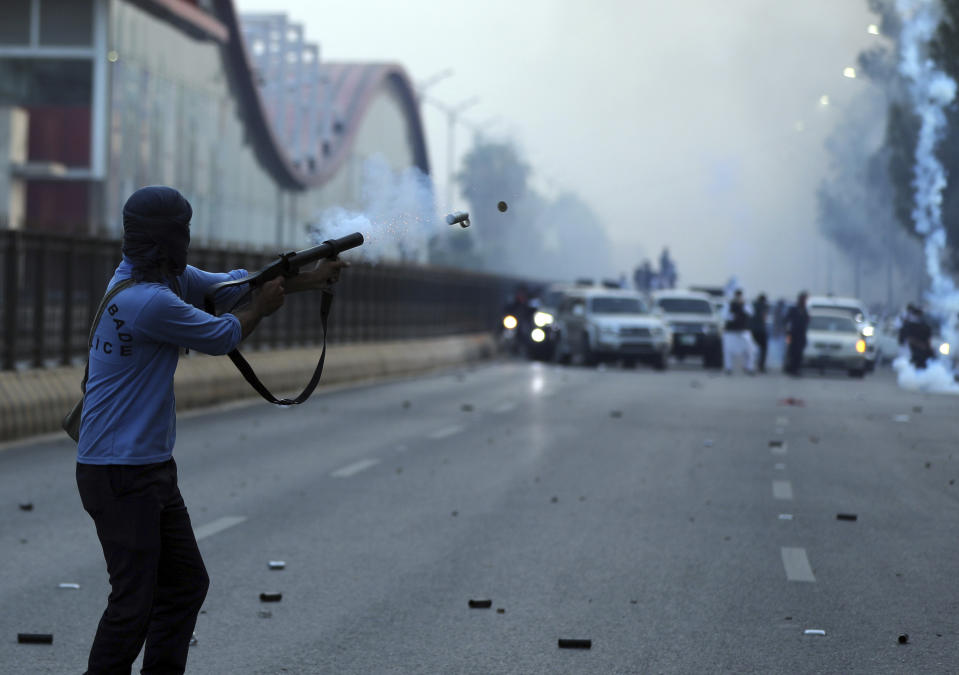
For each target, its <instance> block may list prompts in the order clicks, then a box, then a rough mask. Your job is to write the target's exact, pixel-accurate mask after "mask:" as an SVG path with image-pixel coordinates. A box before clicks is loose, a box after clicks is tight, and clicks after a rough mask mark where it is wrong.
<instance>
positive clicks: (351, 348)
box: [0, 333, 495, 441]
mask: <svg viewBox="0 0 959 675" xmlns="http://www.w3.org/2000/svg"><path fill="white" fill-rule="evenodd" d="M494 353H495V343H494V340H493V338H492V336H491V335H489V334H486V333H479V334H470V335H457V336H451V337H441V338H428V339H417V340H398V341H391V342H369V343H355V344H332V345H330V346H329V347H328V348H327V354H326V364H325V366H324V370H323V380H322V384H321V385H320V386H321V387H322V386H323V385H330V384H338V383H344V382H351V381H357V380H368V379H375V378H381V377H391V376H398V375H410V374H415V373H419V372H424V371H427V370H432V369H434V368H440V367H444V366H452V365H456V364H460V363H470V362H474V361H481V360H485V359H489V358H491V357H492V356H493V354H494ZM244 356H245V357H246V359H247V360H248V361H249V362H250V365H252V366H253V369H254V370H255V371H256V373H257V375H259V376H260V378H261V379H262V380H263V383H264V384H266V386H267V387H269V388H270V389H271V390H272V391H273V392H274V393H276V394H280V393H283V394H287V393H289V392H291V391H293V390H299V389H302V388H303V387H304V386H306V384H307V382H309V379H310V375H311V374H312V373H313V369H314V368H315V367H316V361H317V359H318V358H319V356H320V350H319V348H317V347H305V348H297V349H281V350H274V351H260V352H246V353H244ZM82 379H83V367H76V366H70V367H64V366H60V367H56V368H43V369H35V370H24V371H3V372H0V441H11V440H15V439H18V438H24V437H27V436H35V435H38V434H44V433H49V432H51V431H58V430H59V429H60V421H61V420H62V419H63V416H64V415H66V413H67V412H69V410H70V409H71V408H72V407H73V404H74V403H76V401H77V399H78V398H79V397H80V381H81V380H82ZM174 389H175V392H176V402H177V410H178V411H184V410H189V409H191V408H198V407H204V406H210V405H216V404H219V403H227V402H230V401H235V400H240V399H245V398H250V397H254V396H257V394H256V392H254V391H253V389H252V388H251V387H250V385H249V384H247V382H246V380H244V379H243V376H242V375H240V373H239V372H238V371H237V370H236V368H235V367H234V366H233V363H232V362H231V361H230V360H229V359H228V358H226V357H223V356H217V357H214V356H206V355H202V354H193V353H191V354H189V355H186V356H181V357H180V364H179V366H178V367H177V373H176V378H175V381H174Z"/></svg>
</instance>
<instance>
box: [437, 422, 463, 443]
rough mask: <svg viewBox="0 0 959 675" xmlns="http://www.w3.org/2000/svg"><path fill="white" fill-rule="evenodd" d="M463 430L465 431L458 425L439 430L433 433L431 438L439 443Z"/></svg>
mask: <svg viewBox="0 0 959 675" xmlns="http://www.w3.org/2000/svg"><path fill="white" fill-rule="evenodd" d="M462 430H463V427H461V426H460V425H458V424H454V425H453V426H451V427H443V428H442V429H437V430H436V431H434V432H433V433H431V434H430V435H429V437H430V438H432V439H433V440H434V441H438V440H440V439H441V438H449V437H450V436H455V435H456V434H458V433H459V432H461V431H462Z"/></svg>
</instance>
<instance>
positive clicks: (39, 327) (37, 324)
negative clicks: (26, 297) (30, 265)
mask: <svg viewBox="0 0 959 675" xmlns="http://www.w3.org/2000/svg"><path fill="white" fill-rule="evenodd" d="M34 246H35V249H34V256H35V261H34V270H33V330H32V333H33V367H34V368H43V362H44V359H45V357H46V343H47V336H46V332H45V331H44V330H43V329H44V324H45V323H46V318H47V317H46V314H47V249H48V248H49V247H48V239H47V237H37V238H36V239H34Z"/></svg>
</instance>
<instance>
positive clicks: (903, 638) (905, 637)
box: [899, 633, 909, 645]
mask: <svg viewBox="0 0 959 675" xmlns="http://www.w3.org/2000/svg"><path fill="white" fill-rule="evenodd" d="M907 642H909V633H903V634H902V635H900V636H899V644H901V645H904V644H906V643H907Z"/></svg>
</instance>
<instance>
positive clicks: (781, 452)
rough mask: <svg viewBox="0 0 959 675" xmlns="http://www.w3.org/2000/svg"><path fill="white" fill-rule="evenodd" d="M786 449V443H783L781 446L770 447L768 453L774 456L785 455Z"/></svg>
mask: <svg viewBox="0 0 959 675" xmlns="http://www.w3.org/2000/svg"><path fill="white" fill-rule="evenodd" d="M787 447H788V446H787V444H786V441H783V442H782V444H781V445H774V446H772V447H770V448H769V451H770V452H771V453H773V454H774V455H785V454H786V448H787Z"/></svg>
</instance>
